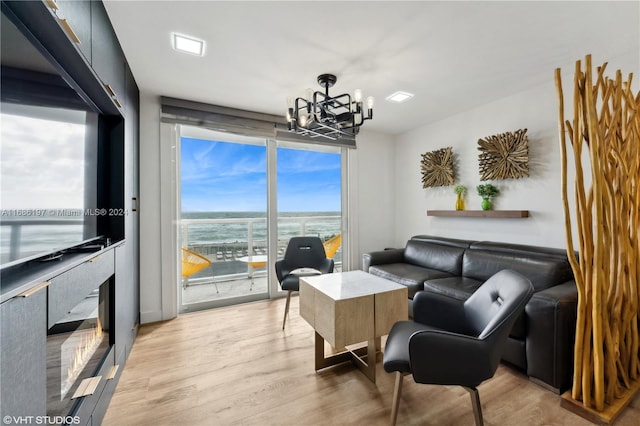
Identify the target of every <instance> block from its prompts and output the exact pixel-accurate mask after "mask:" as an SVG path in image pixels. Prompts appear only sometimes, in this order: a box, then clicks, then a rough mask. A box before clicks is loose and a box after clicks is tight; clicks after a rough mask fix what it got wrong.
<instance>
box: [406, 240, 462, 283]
mask: <svg viewBox="0 0 640 426" xmlns="http://www.w3.org/2000/svg"><path fill="white" fill-rule="evenodd" d="M463 254H464V248H462V247H452V246H447V245H441V244H433V243H430V242H426V241H419V240H409V241H407V246H406V247H405V249H404V261H405V262H407V263H410V264H412V265H416V266H422V267H423V268H428V269H435V270H438V271H444V272H446V273H447V274H448V275H461V274H462V256H463Z"/></svg>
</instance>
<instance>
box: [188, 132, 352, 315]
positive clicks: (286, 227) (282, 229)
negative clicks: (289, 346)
mask: <svg viewBox="0 0 640 426" xmlns="http://www.w3.org/2000/svg"><path fill="white" fill-rule="evenodd" d="M178 141H179V143H178V147H179V149H178V150H177V151H178V153H179V155H178V156H177V158H178V159H179V161H177V164H178V167H177V169H178V173H177V176H178V177H179V178H178V181H179V184H178V189H177V193H178V197H177V204H178V208H177V210H178V213H177V216H178V217H177V221H176V222H177V226H176V229H177V234H178V235H177V241H178V244H177V245H178V247H179V253H177V268H176V270H177V271H178V275H179V283H178V285H179V291H178V294H179V308H180V309H179V311H180V312H188V311H194V310H200V309H206V308H211V307H217V306H225V305H230V304H235V303H242V302H248V301H252V300H258V299H264V298H268V297H271V296H272V295H274V294H276V293H277V292H278V290H279V286H278V283H277V279H276V277H275V269H274V267H273V264H274V263H275V261H276V260H278V259H279V258H282V256H283V255H284V252H285V249H286V247H287V243H288V242H289V239H290V238H291V237H293V236H299V235H313V236H318V237H320V238H321V239H322V241H323V242H324V243H325V250H326V252H327V255H328V256H329V257H332V258H334V260H335V263H336V269H338V270H340V268H341V267H342V250H341V247H342V238H343V228H344V227H343V225H342V223H343V217H342V216H343V215H342V195H343V191H342V185H343V181H344V179H343V166H342V164H343V153H342V151H341V148H336V147H325V146H321V145H312V144H301V143H292V142H282V141H278V142H276V141H275V140H273V139H266V138H255V137H247V136H238V135H234V134H229V133H222V132H214V131H211V130H207V129H202V128H197V127H189V126H179V131H178Z"/></svg>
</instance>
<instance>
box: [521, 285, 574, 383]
mask: <svg viewBox="0 0 640 426" xmlns="http://www.w3.org/2000/svg"><path fill="white" fill-rule="evenodd" d="M577 305H578V290H577V288H576V284H575V281H573V280H572V281H567V282H565V283H563V284H560V285H557V286H554V287H550V288H547V289H545V290H543V291H539V292H537V293H535V294H534V295H533V296H532V297H531V300H530V301H529V303H528V304H527V306H526V308H525V312H526V315H527V322H528V329H529V330H528V333H527V340H526V352H527V375H528V376H529V377H531V378H533V379H535V380H534V381H536V382H541V383H540V384H541V385H543V386H545V387H548V388H550V389H551V390H554V391H555V392H557V393H561V392H563V391H564V390H566V389H568V388H570V387H571V381H572V375H573V348H574V345H575V328H576V311H577Z"/></svg>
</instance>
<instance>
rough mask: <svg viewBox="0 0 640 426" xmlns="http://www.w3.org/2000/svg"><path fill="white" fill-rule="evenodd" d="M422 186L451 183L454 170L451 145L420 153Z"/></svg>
mask: <svg viewBox="0 0 640 426" xmlns="http://www.w3.org/2000/svg"><path fill="white" fill-rule="evenodd" d="M420 164H421V167H420V168H421V169H422V187H423V188H429V187H433V186H447V185H453V184H454V182H455V172H454V167H453V150H452V149H451V147H447V148H442V149H438V150H436V151H431V152H425V153H424V154H422V161H421V162H420Z"/></svg>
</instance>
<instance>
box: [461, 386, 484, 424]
mask: <svg viewBox="0 0 640 426" xmlns="http://www.w3.org/2000/svg"><path fill="white" fill-rule="evenodd" d="M463 387H464V388H465V389H466V390H467V392H469V395H470V396H471V405H472V406H473V417H474V418H475V421H476V426H483V425H484V421H483V419H482V406H481V405H480V394H479V393H478V389H476V388H468V387H466V386H463Z"/></svg>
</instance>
